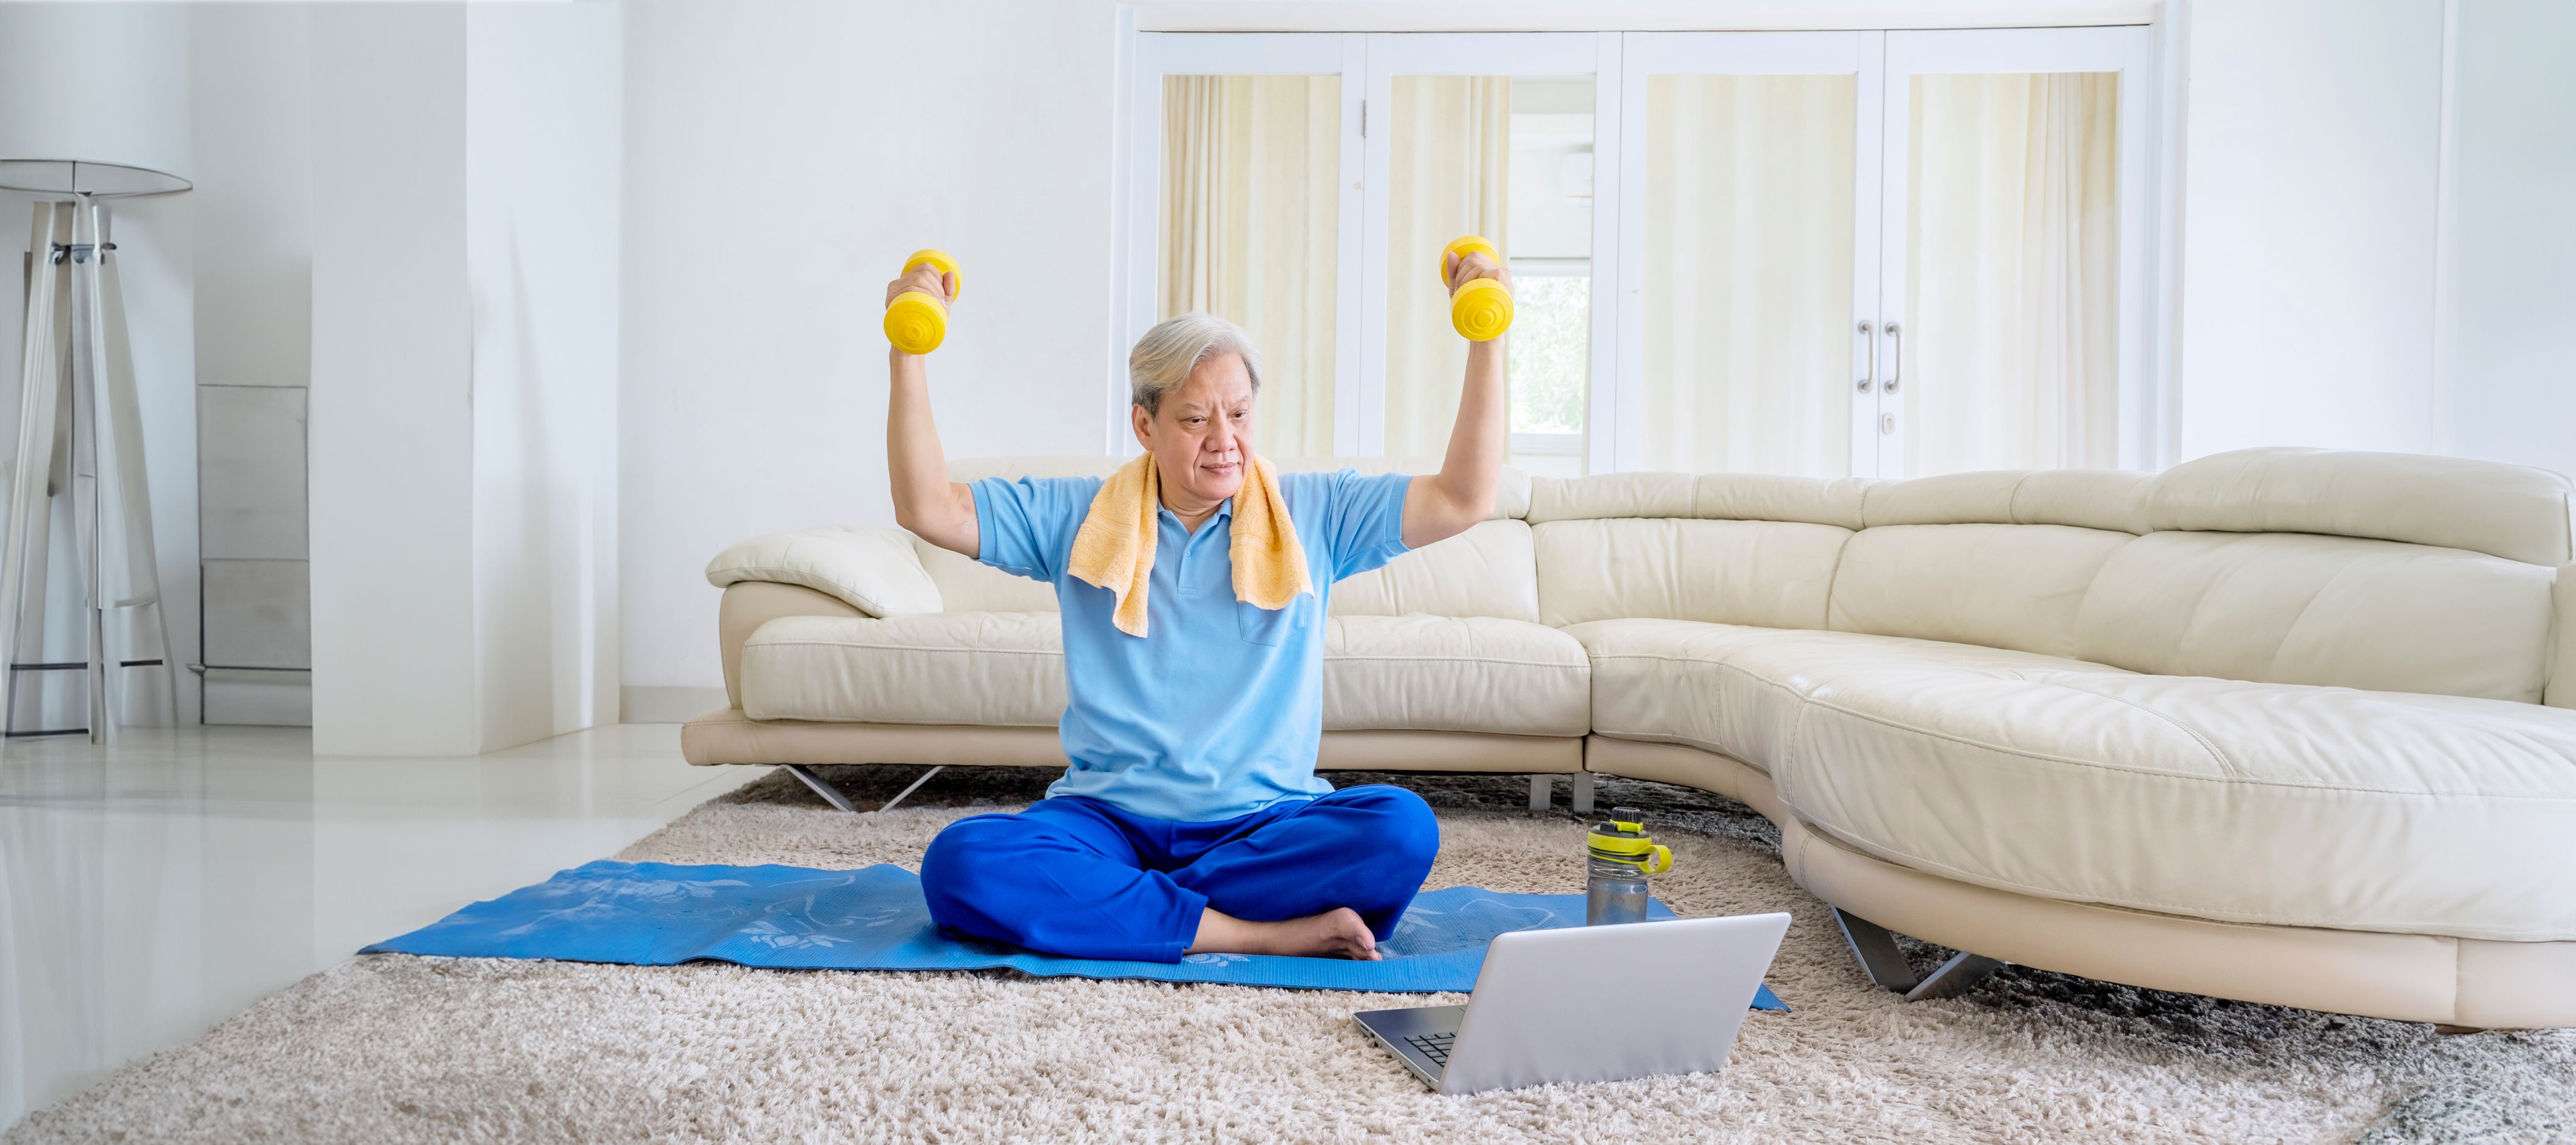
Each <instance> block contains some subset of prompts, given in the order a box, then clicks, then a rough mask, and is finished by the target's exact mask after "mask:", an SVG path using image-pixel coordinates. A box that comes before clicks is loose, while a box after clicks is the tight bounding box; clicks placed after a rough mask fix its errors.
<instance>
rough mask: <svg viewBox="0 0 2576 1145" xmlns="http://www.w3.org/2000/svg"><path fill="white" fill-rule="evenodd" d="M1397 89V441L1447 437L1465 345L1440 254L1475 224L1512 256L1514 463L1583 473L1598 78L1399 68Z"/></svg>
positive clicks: (1393, 245) (1389, 361)
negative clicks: (1453, 322)
mask: <svg viewBox="0 0 2576 1145" xmlns="http://www.w3.org/2000/svg"><path fill="white" fill-rule="evenodd" d="M1392 94H1393V97H1394V98H1393V106H1392V108H1391V114H1390V117H1389V118H1390V122H1391V124H1392V130H1391V131H1390V132H1389V137H1388V153H1389V156H1390V170H1389V172H1388V175H1389V183H1388V188H1387V201H1388V210H1387V217H1388V228H1387V229H1388V235H1387V305H1388V311H1387V333H1386V342H1387V348H1386V414H1385V417H1386V420H1385V438H1386V445H1385V450H1386V452H1387V453H1388V454H1390V455H1398V456H1407V455H1409V456H1431V457H1436V456H1439V455H1440V454H1441V453H1442V452H1443V451H1445V450H1446V449H1447V448H1448V444H1449V433H1450V430H1451V429H1452V428H1453V427H1454V426H1455V425H1456V424H1457V419H1458V395H1459V386H1460V384H1461V383H1462V382H1463V381H1464V379H1465V376H1466V363H1467V343H1466V341H1465V340H1464V339H1461V338H1460V337H1458V335H1457V333H1456V331H1454V330H1452V329H1451V328H1450V326H1449V291H1448V288H1447V286H1446V285H1445V284H1444V283H1443V282H1441V280H1440V275H1439V273H1438V269H1437V268H1438V259H1439V255H1440V251H1441V250H1442V249H1443V248H1445V247H1446V246H1448V245H1449V241H1450V240H1451V239H1455V238H1457V237H1458V236H1460V235H1468V234H1476V235H1483V236H1485V237H1486V238H1487V239H1490V240H1492V241H1493V243H1494V245H1495V246H1496V247H1498V248H1500V249H1501V250H1502V251H1503V253H1504V255H1505V256H1506V257H1508V258H1509V259H1510V260H1511V262H1512V266H1513V277H1514V280H1515V282H1516V289H1517V294H1518V296H1517V297H1516V298H1515V300H1514V309H1515V317H1514V319H1513V323H1512V331H1511V333H1510V335H1509V336H1508V337H1509V338H1510V342H1509V346H1510V358H1509V362H1510V365H1509V372H1510V378H1511V387H1512V411H1513V419H1512V420H1513V426H1512V428H1513V430H1514V431H1515V432H1514V438H1513V440H1514V448H1513V452H1512V463H1513V464H1515V465H1520V466H1523V467H1524V468H1528V469H1531V470H1532V471H1535V472H1545V473H1580V472H1581V471H1582V470H1581V466H1582V461H1583V450H1582V437H1581V435H1582V433H1583V428H1584V427H1583V414H1584V409H1585V405H1586V397H1585V395H1586V394H1587V392H1588V391H1589V388H1590V372H1591V350H1590V338H1591V278H1590V275H1591V271H1590V259H1591V256H1592V145H1593V122H1592V106H1593V86H1592V80H1591V79H1590V78H1589V77H1575V78H1555V77H1512V76H1396V77H1394V78H1393V82H1392ZM1524 446H1527V447H1529V448H1528V449H1524V448H1523V447H1524ZM1533 450H1536V451H1538V452H1533Z"/></svg>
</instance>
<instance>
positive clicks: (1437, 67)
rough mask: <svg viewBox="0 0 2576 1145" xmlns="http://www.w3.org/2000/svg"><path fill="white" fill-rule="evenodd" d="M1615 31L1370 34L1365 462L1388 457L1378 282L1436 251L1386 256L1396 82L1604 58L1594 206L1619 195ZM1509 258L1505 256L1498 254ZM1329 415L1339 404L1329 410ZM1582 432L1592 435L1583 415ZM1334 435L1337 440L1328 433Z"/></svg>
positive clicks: (1562, 68) (1593, 383) (1550, 71)
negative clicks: (1613, 156)
mask: <svg viewBox="0 0 2576 1145" xmlns="http://www.w3.org/2000/svg"><path fill="white" fill-rule="evenodd" d="M1618 38H1619V37H1618V33H1615V32H1375V33H1371V34H1370V35H1369V36H1368V66H1367V69H1366V73H1365V74H1366V75H1367V76H1368V122H1367V125H1366V134H1367V137H1368V138H1367V141H1366V142H1367V158H1366V159H1365V160H1364V165H1363V166H1362V168H1361V169H1362V171H1363V172H1364V173H1365V174H1364V175H1363V176H1362V179H1361V182H1362V183H1364V184H1365V185H1366V190H1365V191H1364V192H1363V193H1364V195H1365V196H1366V205H1365V206H1364V208H1363V212H1364V214H1365V216H1366V218H1367V220H1368V223H1367V234H1368V239H1369V241H1368V243H1367V245H1366V246H1365V247H1364V248H1363V253H1362V255H1361V261H1362V262H1363V263H1364V265H1363V266H1362V267H1361V270H1360V296H1361V302H1360V324H1359V332H1360V386H1359V402H1358V405H1357V407H1356V408H1357V411H1358V413H1359V418H1360V421H1359V426H1358V437H1359V440H1358V449H1357V450H1356V452H1357V453H1358V454H1360V455H1361V456H1364V457H1375V456H1377V455H1379V454H1381V453H1384V452H1385V451H1386V307H1387V289H1386V276H1387V264H1388V259H1389V258H1391V257H1392V258H1400V259H1404V260H1406V261H1407V263H1408V264H1412V263H1417V262H1418V263H1420V264H1421V265H1422V266H1424V267H1425V268H1426V269H1427V268H1428V267H1429V265H1430V264H1429V263H1428V262H1427V261H1424V260H1427V259H1428V258H1429V256H1431V255H1434V254H1437V253H1439V252H1437V251H1407V252H1400V253H1398V252H1390V251H1388V250H1387V249H1386V242H1385V236H1386V235H1387V233H1388V216H1387V212H1388V196H1387V192H1388V187H1387V182H1388V180H1387V179H1386V178H1385V172H1387V171H1389V170H1391V169H1392V167H1393V158H1394V156H1393V152H1392V150H1391V141H1390V140H1389V139H1388V136H1389V135H1390V134H1392V132H1391V130H1390V128H1391V127H1392V126H1393V124H1394V110H1395V77H1397V76H1399V75H1407V76H1539V75H1566V76H1594V73H1595V71H1596V70H1597V69H1599V68H1600V67H1601V63H1602V59H1603V57H1604V56H1605V55H1607V56H1608V57H1609V58H1610V59H1611V61H1612V63H1613V65H1614V66H1613V68H1612V69H1611V71H1610V73H1609V75H1608V76H1607V77H1601V76H1594V80H1593V85H1592V101H1593V103H1592V108H1593V111H1592V137H1593V160H1592V162H1593V168H1592V178H1593V185H1592V195H1593V200H1592V201H1593V202H1595V203H1598V202H1600V201H1602V198H1603V197H1604V196H1607V195H1614V194H1616V193H1617V191H1618V188H1617V187H1616V186H1615V185H1613V184H1615V182H1616V180H1615V178H1613V177H1612V176H1611V175H1610V172H1613V171H1616V170H1617V168H1616V167H1615V166H1613V165H1610V164H1609V163H1607V162H1605V157H1604V155H1603V151H1604V148H1603V146H1602V139H1603V137H1604V136H1605V135H1606V134H1608V130H1607V129H1608V128H1609V127H1610V126H1611V125H1615V124H1617V123H1618V122H1619V103H1618V99H1619V95H1618V84H1617V83H1616V79H1617V74H1618V73H1617V70H1616V67H1615V64H1616V61H1617V56H1618V50H1619V48H1618ZM1602 230H1603V227H1602V223H1601V219H1600V217H1599V215H1598V214H1597V213H1596V214H1595V215H1594V219H1593V228H1592V282H1593V287H1594V289H1593V291H1592V305H1593V311H1592V331H1593V333H1592V362H1593V377H1592V379H1591V380H1590V383H1589V385H1590V387H1591V389H1592V390H1593V391H1594V392H1596V393H1597V392H1598V391H1599V390H1600V389H1601V388H1602V386H1601V378H1602V375H1601V373H1600V367H1601V360H1602V356H1603V341H1604V338H1603V333H1602V332H1603V331H1604V330H1605V329H1607V328H1608V327H1606V326H1605V324H1604V318H1603V312H1602V309H1601V308H1602V305H1603V302H1602V291H1601V290H1600V284H1601V282H1602V281H1603V277H1604V275H1605V274H1615V273H1616V272H1617V269H1618V267H1617V255H1616V248H1615V247H1613V246H1611V245H1610V244H1606V243H1604V242H1603V241H1602ZM1503 253H1504V254H1505V255H1506V256H1508V255H1509V254H1510V253H1511V252H1509V251H1505V252H1503ZM1335 412H1336V416H1337V417H1338V414H1339V407H1336V411H1335ZM1585 420H1586V425H1585V426H1584V429H1585V432H1587V433H1589V432H1591V430H1592V427H1591V425H1590V424H1589V422H1590V418H1589V417H1588V416H1587V417H1586V419H1585ZM1336 436H1337V437H1338V434H1337V435H1336Z"/></svg>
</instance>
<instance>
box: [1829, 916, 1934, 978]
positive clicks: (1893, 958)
mask: <svg viewBox="0 0 2576 1145" xmlns="http://www.w3.org/2000/svg"><path fill="white" fill-rule="evenodd" d="M1833 910H1834V922H1835V924H1836V925H1839V926H1841V927H1842V928H1843V941H1845V942H1848V943H1850V944H1851V952H1852V957H1854V958H1857V959H1859V960H1860V972H1861V973H1863V974H1867V975H1869V980H1870V981H1872V982H1875V983H1878V984H1879V985H1880V986H1883V987H1886V988H1887V989H1890V990H1894V991H1896V992H1897V993H1899V994H1902V993H1904V992H1906V991H1908V990H1911V989H1913V988H1914V985H1915V982H1916V979H1915V977H1914V968H1913V967H1912V966H1909V965H1906V962H1905V952H1904V951H1901V950H1898V949H1897V948H1896V936H1895V935H1892V934H1889V933H1888V932H1887V928H1886V927H1883V926H1880V925H1879V924H1877V923H1874V922H1871V921H1870V920H1868V919H1865V918H1862V917H1860V916H1859V915H1856V914H1853V913H1851V912H1849V911H1846V910H1844V909H1843V908H1841V907H1835V908H1833Z"/></svg>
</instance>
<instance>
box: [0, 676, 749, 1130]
mask: <svg viewBox="0 0 2576 1145" xmlns="http://www.w3.org/2000/svg"><path fill="white" fill-rule="evenodd" d="M679 731H680V729H679V726H678V725H676V724H628V725H623V726H617V727H607V728H598V729H594V730H591V731H587V732H578V733H575V734H573V735H568V736H561V737H558V738H555V739H551V740H546V741H543V742H540V743H535V744H530V745H527V746H525V747H520V748H513V749H511V750H508V751H502V752H495V753H493V754H490V755H481V756H468V757H462V758H445V759H363V758H347V757H327V756H326V757H319V758H317V757H316V756H315V755H314V754H313V749H312V738H311V736H310V735H309V734H308V733H306V732H304V731H302V730H300V729H286V728H187V729H179V730H169V729H157V728H143V729H134V730H130V731H128V732H127V733H125V737H124V739H123V741H122V742H120V743H118V744H116V745H114V746H112V747H107V748H95V747H92V746H91V745H90V744H89V743H88V741H86V740H83V739H77V738H66V739H59V740H39V741H32V742H26V743H13V744H10V745H8V748H7V751H6V752H5V753H0V1127H6V1126H8V1125H11V1124H13V1123H15V1122H16V1121H17V1120H18V1119H19V1118H20V1117H22V1116H24V1115H25V1114H26V1112H27V1111H28V1110H30V1109H34V1108H37V1107H40V1106H43V1105H46V1104H48V1103H50V1102H53V1101H55V1100H56V1099H58V1098H61V1097H63V1096H66V1095H68V1094H70V1093H72V1092H74V1091H76V1090H79V1089H80V1088H82V1087H84V1086H86V1085H88V1084H90V1083H91V1082H94V1081H96V1080H98V1079H99V1078H101V1077H104V1076H105V1075H106V1074H107V1073H108V1071H110V1070H113V1069H114V1068H116V1067H117V1066H118V1065H119V1064H121V1063H123V1062H125V1061H126V1060H128V1059H130V1058H133V1057H135V1056H137V1055H140V1054H145V1053H149V1052H151V1051H153V1050H156V1049H160V1048H162V1047H164V1046H171V1045H176V1044H179V1043H182V1042H186V1041H188V1040H189V1039H192V1038H194V1037H196V1036H197V1035H198V1034H200V1033H202V1032H204V1031H205V1030H206V1029H207V1028H208V1027H209V1026H212V1025H213V1024H214V1023H216V1022H217V1021H220V1020H222V1019H223V1018H224V1017H226V1016H227V1015H230V1014H232V1013H233V1012H235V1011H238V1010H240V1009H241V1008H242V1007H244V1006H247V1005H249V1004H250V1003H251V1002H252V1001H253V1000H255V999H257V998H259V997H260V996H261V995H263V994H267V993H268V992H270V991H273V990H276V989H278V988H279V987H282V986H285V985H287V984H288V983H290V982H293V981H295V980H296V979H298V978H301V977H303V976H304V975H306V974H309V973H312V972H313V971H315V970H318V969H321V968H323V967H326V966H330V965H332V964H334V963H337V962H339V961H340V960H342V959H345V958H347V957H349V956H350V955H351V953H353V952H354V951H356V950H357V949H358V948H359V947H361V946H364V945H366V944H367V943H369V942H373V941H375V940H377V939H381V938H386V937H390V936H392V935H395V934H399V933H402V932H403V931H406V930H410V929H412V928H414V927H418V926H421V925H423V924H426V923H428V922H430V921H432V920H435V919H437V918H439V917H440V916H442V915H444V914H446V913H447V912H449V911H452V910H454V909H456V908H457V907H460V906H463V905H465V904H466V903H468V902H471V901H473V900H476V899H483V898H490V897H492V896H494V895H497V894H500V893H502V892H505V891H508V890H510V889H511V888H513V887H518V886H522V885H525V884H527V883H532V882H536V881H539V880H541V879H543V878H545V877H546V876H547V875H550V874H553V873H554V872H555V871H557V870H560V869H562V868H564V867H568V866H572V865H574V864H577V863H581V862H584V861H586V860H589V859H595V858H599V857H602V856H604V855H608V854H610V853H613V852H615V851H616V850H617V849H619V848H620V847H623V846H624V845H625V844H627V843H628V842H630V841H632V840H634V839H635V838H636V837H638V836H640V835H643V834H645V833H647V832H650V831H652V830H653V829H654V828H657V827H660V826H661V825H663V824H665V823H668V822H670V821H671V820H672V819H675V818H678V817H679V816H680V814H681V813H683V812H685V811H687V810H688V809H689V808H691V807H694V806H696V805H697V804H699V803H701V802H703V801H705V800H707V799H710V798H713V797H714V796H716V795H718V794H721V793H723V792H725V791H727V790H730V789H732V788H733V787H735V786H737V785H739V784H741V783H744V782H746V781H748V780H751V779H753V778H756V777H758V776H759V775H760V774H761V772H762V770H763V769H760V768H721V769H709V768H693V767H690V766H689V765H687V764H685V763H682V762H681V761H680V742H679V741H680V736H679Z"/></svg>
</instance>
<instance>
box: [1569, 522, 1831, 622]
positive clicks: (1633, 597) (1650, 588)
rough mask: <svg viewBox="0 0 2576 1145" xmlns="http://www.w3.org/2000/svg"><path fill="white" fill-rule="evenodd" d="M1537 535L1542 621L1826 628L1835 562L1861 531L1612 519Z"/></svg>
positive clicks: (1806, 524) (1802, 525)
mask: <svg viewBox="0 0 2576 1145" xmlns="http://www.w3.org/2000/svg"><path fill="white" fill-rule="evenodd" d="M1531 535H1532V536H1533V538H1534V539H1535V540H1536V541H1537V546H1538V605H1539V622H1540V623H1542V624H1554V625H1567V624H1581V623H1584V622H1586V621H1593V620H1614V619H1620V618H1627V617H1656V618H1661V619H1665V620H1698V621H1706V622H1709V623H1715V624H1751V625H1759V626H1762V627H1766V628H1821V627H1823V626H1824V623H1825V601H1826V598H1827V593H1828V592H1829V590H1830V589H1831V586H1832V584H1833V579H1834V562H1835V560H1836V558H1837V557H1839V556H1840V555H1841V553H1842V549H1843V544H1844V542H1846V541H1848V540H1850V539H1851V536H1852V531H1851V530H1849V529H1846V528H1843V527H1842V526H1840V525H1820V524H1815V523H1812V522H1804V521H1695V520H1678V519H1674V518H1670V517H1611V518H1594V519H1578V520H1558V521H1547V522H1544V523H1541V524H1539V525H1535V526H1533V527H1532V528H1531Z"/></svg>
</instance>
